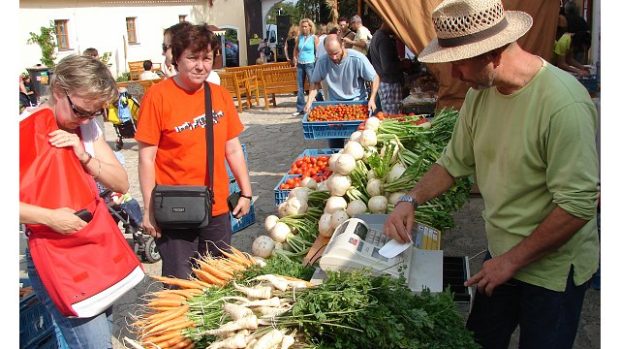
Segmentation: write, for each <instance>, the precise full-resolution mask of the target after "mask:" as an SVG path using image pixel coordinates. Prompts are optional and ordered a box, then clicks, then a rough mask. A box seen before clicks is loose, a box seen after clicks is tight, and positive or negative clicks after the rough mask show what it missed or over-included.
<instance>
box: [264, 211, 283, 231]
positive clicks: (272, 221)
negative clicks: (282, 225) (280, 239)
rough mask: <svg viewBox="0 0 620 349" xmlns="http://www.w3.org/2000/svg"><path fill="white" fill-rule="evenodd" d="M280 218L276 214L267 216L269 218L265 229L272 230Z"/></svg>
mask: <svg viewBox="0 0 620 349" xmlns="http://www.w3.org/2000/svg"><path fill="white" fill-rule="evenodd" d="M279 220H280V219H279V218H278V216H276V215H275V214H272V215H269V216H267V218H265V230H267V231H271V229H273V227H274V226H275V225H276V223H278V221H279Z"/></svg>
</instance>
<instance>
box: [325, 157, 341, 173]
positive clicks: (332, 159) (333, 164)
mask: <svg viewBox="0 0 620 349" xmlns="http://www.w3.org/2000/svg"><path fill="white" fill-rule="evenodd" d="M339 157H340V153H335V154H332V155H331V156H330V157H329V160H328V161H327V166H328V167H329V169H330V170H332V171H333V172H336V161H338V158H339Z"/></svg>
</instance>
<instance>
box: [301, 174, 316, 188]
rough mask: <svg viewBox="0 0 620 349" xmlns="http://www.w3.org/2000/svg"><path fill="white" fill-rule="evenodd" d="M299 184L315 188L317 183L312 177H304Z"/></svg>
mask: <svg viewBox="0 0 620 349" xmlns="http://www.w3.org/2000/svg"><path fill="white" fill-rule="evenodd" d="M301 185H303V186H304V187H306V188H309V189H316V187H317V183H316V181H315V180H314V178H312V177H306V178H304V179H302V180H301Z"/></svg>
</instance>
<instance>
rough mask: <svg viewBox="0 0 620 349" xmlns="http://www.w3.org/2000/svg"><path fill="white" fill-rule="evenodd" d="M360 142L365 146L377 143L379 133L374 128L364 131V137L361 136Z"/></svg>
mask: <svg viewBox="0 0 620 349" xmlns="http://www.w3.org/2000/svg"><path fill="white" fill-rule="evenodd" d="M360 144H361V145H363V146H365V147H370V146H375V145H377V133H376V132H375V131H373V130H364V131H362V137H360Z"/></svg>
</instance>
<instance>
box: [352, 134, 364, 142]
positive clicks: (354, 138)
mask: <svg viewBox="0 0 620 349" xmlns="http://www.w3.org/2000/svg"><path fill="white" fill-rule="evenodd" d="M361 136H362V131H355V132H353V133H351V137H350V138H349V139H350V140H352V141H354V142H359V140H360V137H361Z"/></svg>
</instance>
